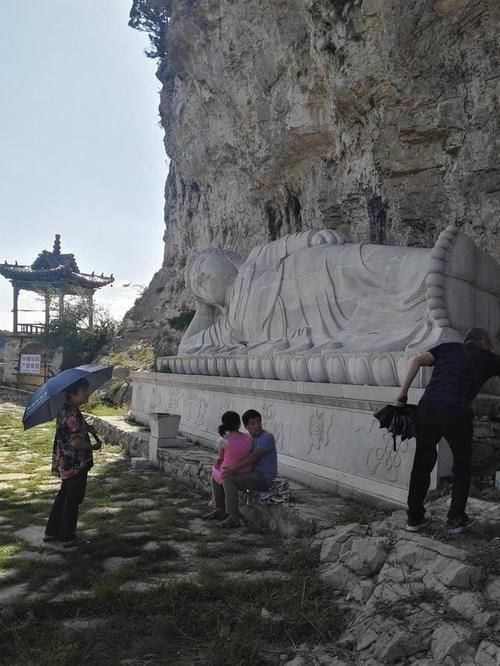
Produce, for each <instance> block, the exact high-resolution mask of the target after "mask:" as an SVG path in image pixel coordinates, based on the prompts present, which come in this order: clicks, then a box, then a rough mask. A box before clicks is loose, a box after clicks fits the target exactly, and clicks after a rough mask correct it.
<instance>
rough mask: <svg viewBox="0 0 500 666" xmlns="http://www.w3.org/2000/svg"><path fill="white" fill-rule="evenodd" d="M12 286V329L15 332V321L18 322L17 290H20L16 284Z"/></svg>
mask: <svg viewBox="0 0 500 666" xmlns="http://www.w3.org/2000/svg"><path fill="white" fill-rule="evenodd" d="M13 286H14V303H13V308H12V319H13V321H12V331H13V333H17V322H18V303H19V292H20V291H21V290H20V289H19V287H18V286H17V284H15V285H13Z"/></svg>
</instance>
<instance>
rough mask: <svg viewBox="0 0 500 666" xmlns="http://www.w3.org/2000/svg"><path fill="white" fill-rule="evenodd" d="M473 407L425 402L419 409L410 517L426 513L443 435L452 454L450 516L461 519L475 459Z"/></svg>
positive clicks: (411, 482)
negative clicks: (473, 456)
mask: <svg viewBox="0 0 500 666" xmlns="http://www.w3.org/2000/svg"><path fill="white" fill-rule="evenodd" d="M472 418H473V417H472V410H471V409H470V408H467V407H463V406H458V405H448V404H446V403H440V402H431V401H430V400H429V401H423V402H421V403H420V405H419V406H418V411H417V448H416V451H415V460H414V462H413V469H412V472H411V480H410V489H409V492H408V518H409V519H410V520H411V521H412V522H415V523H418V522H420V521H421V520H422V519H423V517H424V515H425V509H424V500H425V496H426V495H427V492H428V490H429V485H430V481H431V472H432V470H433V469H434V465H435V464H436V460H437V444H438V442H439V440H440V439H441V438H442V437H444V438H445V439H446V441H447V442H448V444H449V445H450V448H451V451H452V453H453V488H452V493H451V506H450V510H449V512H448V519H449V520H453V519H455V518H462V517H463V515H464V513H465V505H466V504H467V498H468V496H469V488H470V479H471V458H472Z"/></svg>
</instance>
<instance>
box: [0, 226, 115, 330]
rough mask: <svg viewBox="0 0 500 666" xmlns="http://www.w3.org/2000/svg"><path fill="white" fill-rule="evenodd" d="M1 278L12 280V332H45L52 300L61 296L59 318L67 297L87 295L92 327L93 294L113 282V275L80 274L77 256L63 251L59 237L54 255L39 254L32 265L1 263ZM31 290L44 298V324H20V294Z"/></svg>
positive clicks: (57, 237)
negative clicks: (55, 296) (22, 291)
mask: <svg viewBox="0 0 500 666" xmlns="http://www.w3.org/2000/svg"><path fill="white" fill-rule="evenodd" d="M0 275H3V276H4V277H5V278H7V279H8V280H10V281H11V284H12V287H13V289H14V305H13V309H12V313H13V327H12V330H13V333H14V334H16V333H20V334H22V333H25V334H37V333H43V331H44V330H45V328H46V327H48V325H49V322H50V303H51V297H53V296H54V295H57V296H58V297H59V316H61V314H62V313H63V312H64V297H65V296H85V297H86V298H87V299H88V302H89V326H90V327H92V326H93V298H94V292H95V291H96V290H97V289H100V288H101V287H105V286H107V285H109V284H111V283H112V282H113V281H114V278H113V275H110V276H105V275H104V274H102V273H101V275H95V273H90V274H89V273H81V272H80V269H79V268H78V264H77V263H76V259H75V255H74V254H63V253H62V252H61V236H60V235H59V234H56V237H55V241H54V247H53V249H52V252H48V251H47V250H43V251H42V252H40V254H39V255H38V257H37V258H36V259H35V261H34V262H33V263H32V264H31V266H21V265H19V264H18V263H17V261H16V263H15V264H8V263H7V262H5V263H4V264H3V265H2V264H0ZM23 289H24V290H25V291H32V292H35V293H37V294H39V295H40V296H42V297H44V298H45V323H44V324H41V323H39V324H19V322H18V313H19V305H18V302H19V292H20V291H21V290H23Z"/></svg>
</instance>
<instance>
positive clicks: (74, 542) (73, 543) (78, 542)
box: [61, 537, 81, 549]
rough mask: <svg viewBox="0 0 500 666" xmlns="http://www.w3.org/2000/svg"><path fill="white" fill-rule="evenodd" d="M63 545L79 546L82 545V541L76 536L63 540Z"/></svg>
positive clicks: (66, 546) (68, 546)
mask: <svg viewBox="0 0 500 666" xmlns="http://www.w3.org/2000/svg"><path fill="white" fill-rule="evenodd" d="M61 545H62V547H63V548H65V549H66V548H77V547H78V546H80V545H81V541H79V540H78V539H77V538H76V537H75V538H74V539H71V540H70V541H63V542H62V544H61Z"/></svg>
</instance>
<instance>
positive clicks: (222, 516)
mask: <svg viewBox="0 0 500 666" xmlns="http://www.w3.org/2000/svg"><path fill="white" fill-rule="evenodd" d="M226 518H227V513H224V512H223V511H219V510H218V509H214V511H210V512H209V513H206V514H205V515H204V516H203V520H226Z"/></svg>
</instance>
